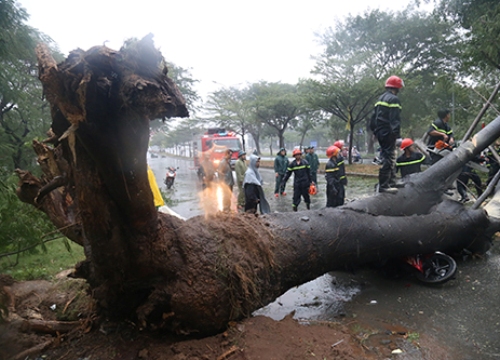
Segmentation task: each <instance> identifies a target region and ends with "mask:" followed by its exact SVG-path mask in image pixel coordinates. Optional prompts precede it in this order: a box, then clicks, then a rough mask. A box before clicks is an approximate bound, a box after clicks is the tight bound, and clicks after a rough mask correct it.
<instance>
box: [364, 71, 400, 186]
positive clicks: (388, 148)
mask: <svg viewBox="0 0 500 360" xmlns="http://www.w3.org/2000/svg"><path fill="white" fill-rule="evenodd" d="M403 87H404V82H403V80H402V79H401V78H399V77H398V76H395V75H392V76H390V77H389V78H388V79H387V80H386V82H385V89H386V91H385V93H384V94H382V95H381V96H380V98H379V99H378V101H377V102H376V103H375V108H374V109H373V115H372V118H371V121H370V129H371V130H372V131H373V133H374V135H375V136H376V137H377V140H378V143H379V145H380V149H381V151H380V156H381V158H382V159H381V160H382V166H381V167H380V168H379V174H378V182H379V192H389V193H395V192H396V191H397V189H396V188H395V187H394V185H395V183H396V142H397V140H398V139H399V138H400V137H401V136H400V132H401V101H400V100H399V98H398V96H397V95H398V93H399V91H400V90H401V89H402V88H403Z"/></svg>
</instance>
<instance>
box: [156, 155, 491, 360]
mask: <svg viewBox="0 0 500 360" xmlns="http://www.w3.org/2000/svg"><path fill="white" fill-rule="evenodd" d="M148 162H149V164H150V166H151V168H152V169H153V172H154V173H155V175H156V179H157V182H158V184H159V185H162V190H164V191H165V193H166V194H167V195H168V196H170V198H171V199H172V201H173V204H172V206H171V208H172V209H173V210H174V211H176V212H178V213H179V214H180V215H182V216H184V217H186V218H189V217H193V216H197V215H202V214H203V209H202V207H201V206H200V205H199V196H198V192H199V190H200V189H199V185H198V183H197V176H196V169H194V166H193V162H192V160H185V159H178V158H170V157H167V158H156V159H148ZM167 166H176V167H179V169H178V172H177V178H176V180H175V185H174V187H173V188H172V189H170V190H166V189H165V186H164V184H163V180H164V178H165V170H166V167H167ZM261 174H262V176H263V178H264V181H265V186H264V190H265V193H266V195H267V199H268V201H269V203H270V205H271V210H272V211H279V212H289V211H292V208H291V200H292V199H291V194H292V187H291V185H292V181H293V180H292V179H290V180H289V182H288V184H287V192H288V193H289V195H287V196H286V197H282V198H281V197H280V198H279V199H274V197H273V196H272V195H273V191H274V173H273V172H272V170H269V169H261ZM375 182H376V179H371V180H370V179H369V180H363V181H360V180H356V179H350V180H349V186H348V187H347V190H346V197H347V199H354V198H360V197H365V196H371V195H373V186H374V184H375ZM324 188H325V181H324V177H323V176H322V175H318V190H319V193H318V195H316V196H314V197H313V198H312V203H311V205H312V208H313V209H320V208H322V207H324V205H325V203H326V196H325V190H324ZM300 210H305V205H304V204H303V203H302V204H300V205H299V211H300ZM456 260H457V264H458V272H457V276H456V278H455V279H454V280H451V281H450V282H448V283H446V284H444V285H442V286H435V287H429V286H424V285H421V284H419V283H418V282H417V281H416V280H414V279H413V278H412V277H411V276H409V274H398V276H395V275H396V274H384V273H382V272H380V271H374V270H373V269H358V270H356V271H355V272H354V273H346V272H332V273H328V274H325V275H323V276H321V277H319V278H318V279H316V280H314V281H312V282H309V283H307V284H304V285H302V286H299V287H296V288H293V289H291V290H289V291H288V292H287V293H285V294H283V295H282V296H280V297H279V298H278V299H276V301H275V302H274V303H272V304H269V305H268V306H266V307H264V308H262V309H260V310H258V311H257V312H256V314H261V315H266V316H269V317H272V318H274V319H276V320H279V319H281V318H283V317H284V316H285V315H287V314H288V313H290V312H291V311H293V310H295V318H298V319H306V320H307V319H311V320H334V319H335V318H338V317H339V316H343V317H347V318H351V317H352V318H357V317H363V316H366V317H372V318H373V317H374V316H376V317H377V318H380V319H384V321H387V322H390V323H392V324H400V325H402V326H405V327H407V328H410V329H412V330H413V332H416V333H422V334H429V335H431V336H433V337H434V338H436V339H438V340H439V341H440V342H442V343H444V344H446V345H447V346H449V347H451V348H455V349H457V350H458V351H459V353H460V354H461V357H460V358H459V359H467V360H469V359H471V360H472V359H485V360H490V359H500V310H499V309H498V307H499V306H500V286H499V285H500V241H496V242H495V243H494V246H493V247H492V249H491V250H490V251H489V252H488V253H487V254H486V255H485V256H483V257H482V258H474V259H471V258H465V259H462V258H456ZM393 275H394V276H393ZM397 358H398V359H424V358H423V357H418V355H415V354H413V355H412V356H411V357H405V355H404V354H403V355H398V357H397Z"/></svg>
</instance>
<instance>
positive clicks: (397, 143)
mask: <svg viewBox="0 0 500 360" xmlns="http://www.w3.org/2000/svg"><path fill="white" fill-rule="evenodd" d="M402 142H403V139H401V138H397V139H396V146H397V147H400V146H401V143H402Z"/></svg>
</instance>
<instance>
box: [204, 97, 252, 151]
mask: <svg viewBox="0 0 500 360" xmlns="http://www.w3.org/2000/svg"><path fill="white" fill-rule="evenodd" d="M249 91H250V90H249V88H245V89H243V90H240V89H237V88H234V87H230V88H228V89H221V90H218V91H216V92H213V93H212V94H210V95H209V97H208V101H207V103H206V106H205V110H207V111H208V112H209V113H210V114H212V115H213V120H214V121H215V122H216V123H217V124H218V125H219V126H221V127H224V128H227V129H231V130H232V131H234V132H236V133H237V134H238V135H240V136H241V138H242V140H243V149H244V150H245V149H246V144H245V135H246V134H247V133H249V131H250V130H252V132H253V130H254V128H253V127H252V125H253V123H255V121H256V114H255V111H254V107H253V105H252V97H251V96H250V94H249Z"/></svg>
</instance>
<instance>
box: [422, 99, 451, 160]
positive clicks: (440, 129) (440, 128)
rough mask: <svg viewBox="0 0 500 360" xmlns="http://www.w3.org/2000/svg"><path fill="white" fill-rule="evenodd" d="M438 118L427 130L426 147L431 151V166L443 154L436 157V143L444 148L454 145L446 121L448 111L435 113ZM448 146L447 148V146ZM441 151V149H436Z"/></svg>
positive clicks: (448, 117) (449, 114) (448, 115)
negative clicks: (441, 144) (440, 142)
mask: <svg viewBox="0 0 500 360" xmlns="http://www.w3.org/2000/svg"><path fill="white" fill-rule="evenodd" d="M437 115H438V118H437V119H436V120H434V121H433V123H432V124H431V126H430V127H429V129H428V130H427V136H428V141H427V147H428V148H429V149H430V150H431V151H430V154H431V164H435V163H436V162H437V161H439V160H441V159H442V158H443V154H441V155H437V154H436V153H435V152H434V150H435V149H436V143H437V142H439V141H442V142H443V143H444V144H445V146H446V147H449V148H451V147H452V146H453V145H454V144H455V139H454V138H453V130H451V127H450V125H449V124H448V121H449V120H450V117H451V112H450V110H448V109H440V110H439V111H438V113H437ZM448 145H449V146H448ZM436 150H441V149H436Z"/></svg>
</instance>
